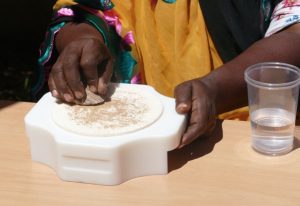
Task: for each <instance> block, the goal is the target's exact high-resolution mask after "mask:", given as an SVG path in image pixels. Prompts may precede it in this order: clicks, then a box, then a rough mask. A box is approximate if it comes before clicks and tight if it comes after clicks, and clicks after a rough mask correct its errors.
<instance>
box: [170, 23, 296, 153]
mask: <svg viewBox="0 0 300 206" xmlns="http://www.w3.org/2000/svg"><path fill="white" fill-rule="evenodd" d="M299 54H300V24H295V25H293V26H291V27H289V28H288V29H286V30H284V31H281V32H279V33H277V34H274V35H272V36H270V37H268V38H264V39H262V40H260V41H257V42H256V43H255V44H253V45H252V46H251V47H249V48H248V49H247V50H246V51H244V52H243V53H242V54H240V55H239V56H238V57H236V58H234V59H233V60H232V61H230V62H228V63H226V64H224V65H223V66H221V67H220V68H218V69H217V70H214V71H213V72H211V73H210V74H208V75H207V76H205V77H202V78H198V79H194V80H191V81H187V82H184V83H182V84H180V85H178V86H177V87H176V88H175V98H176V110H177V112H178V113H182V114H188V116H189V119H188V125H187V129H186V132H185V133H184V134H183V137H182V141H181V144H180V146H179V147H183V146H185V145H187V144H189V143H191V142H192V141H193V140H195V139H196V138H198V137H199V136H202V135H205V134H209V133H210V132H211V131H212V130H213V128H214V125H215V121H216V115H217V114H221V113H224V112H227V111H231V110H233V109H237V108H240V107H243V106H246V105H247V89H246V82H245V81H244V71H245V69H246V68H247V67H249V66H250V65H253V64H256V63H259V62H266V61H278V62H285V63H289V64H292V65H296V66H298V67H299V66H300V57H299Z"/></svg>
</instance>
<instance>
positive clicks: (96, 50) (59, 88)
mask: <svg viewBox="0 0 300 206" xmlns="http://www.w3.org/2000/svg"><path fill="white" fill-rule="evenodd" d="M55 46H56V49H57V51H58V52H59V57H58V59H57V61H56V63H55V64H54V65H53V67H52V70H51V73H50V76H49V80H48V86H49V90H50V91H51V93H52V95H53V96H54V97H56V98H59V99H62V100H64V101H66V102H72V103H80V102H82V101H84V100H85V98H86V93H85V89H84V85H83V79H82V78H81V76H80V72H82V73H83V76H84V78H85V80H86V82H87V85H88V86H89V89H90V90H91V91H92V92H94V93H99V94H105V93H106V91H107V84H108V83H109V81H110V78H111V75H112V62H113V59H112V57H111V55H110V53H109V51H108V49H107V47H106V46H105V44H104V42H103V38H102V36H101V34H100V33H99V32H98V31H97V30H96V29H95V28H94V27H92V26H90V25H89V24H86V23H80V24H75V23H68V24H67V25H66V26H64V27H63V28H62V29H61V30H60V31H59V33H58V34H57V36H56V39H55ZM103 62H105V64H103ZM101 65H102V67H103V68H99V67H100V66H101ZM103 65H104V66H103ZM100 72H101V73H100ZM100 74H101V75H100Z"/></svg>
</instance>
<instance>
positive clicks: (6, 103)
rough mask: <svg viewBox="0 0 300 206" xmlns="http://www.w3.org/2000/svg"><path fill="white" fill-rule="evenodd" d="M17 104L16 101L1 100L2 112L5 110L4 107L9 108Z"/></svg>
mask: <svg viewBox="0 0 300 206" xmlns="http://www.w3.org/2000/svg"><path fill="white" fill-rule="evenodd" d="M15 103H17V102H15V101H6V100H0V110H1V109H3V108H4V107H9V106H11V105H13V104H15Z"/></svg>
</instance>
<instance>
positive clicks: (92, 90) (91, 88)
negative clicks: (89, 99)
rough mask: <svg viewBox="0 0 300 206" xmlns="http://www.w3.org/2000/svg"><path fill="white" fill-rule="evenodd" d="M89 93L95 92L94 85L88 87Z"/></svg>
mask: <svg viewBox="0 0 300 206" xmlns="http://www.w3.org/2000/svg"><path fill="white" fill-rule="evenodd" d="M89 88H90V90H91V92H94V93H95V92H97V88H96V87H95V86H94V85H91V86H90V87H89Z"/></svg>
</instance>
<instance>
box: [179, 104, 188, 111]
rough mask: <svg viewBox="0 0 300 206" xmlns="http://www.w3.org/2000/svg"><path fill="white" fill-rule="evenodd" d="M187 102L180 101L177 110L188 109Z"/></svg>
mask: <svg viewBox="0 0 300 206" xmlns="http://www.w3.org/2000/svg"><path fill="white" fill-rule="evenodd" d="M187 107H188V106H187V104H185V103H180V104H179V105H178V106H177V111H178V112H185V111H186V109H187Z"/></svg>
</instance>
